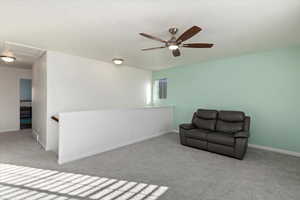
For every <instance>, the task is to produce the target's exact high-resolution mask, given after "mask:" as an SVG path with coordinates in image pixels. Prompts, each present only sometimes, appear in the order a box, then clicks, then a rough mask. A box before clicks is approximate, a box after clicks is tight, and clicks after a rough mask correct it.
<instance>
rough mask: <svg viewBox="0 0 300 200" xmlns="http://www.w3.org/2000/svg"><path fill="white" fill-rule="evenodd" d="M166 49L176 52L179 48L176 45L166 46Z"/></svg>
mask: <svg viewBox="0 0 300 200" xmlns="http://www.w3.org/2000/svg"><path fill="white" fill-rule="evenodd" d="M168 48H169V49H170V50H176V49H178V48H179V46H178V45H176V44H171V45H170V46H168Z"/></svg>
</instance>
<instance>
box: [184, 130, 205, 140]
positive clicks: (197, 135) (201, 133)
mask: <svg viewBox="0 0 300 200" xmlns="http://www.w3.org/2000/svg"><path fill="white" fill-rule="evenodd" d="M208 134H209V131H207V130H203V129H193V130H189V131H187V132H186V133H185V136H186V137H187V138H193V139H198V140H204V141H206V138H207V135H208Z"/></svg>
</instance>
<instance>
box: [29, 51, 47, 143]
mask: <svg viewBox="0 0 300 200" xmlns="http://www.w3.org/2000/svg"><path fill="white" fill-rule="evenodd" d="M46 62H47V55H46V54H44V55H43V56H42V57H40V58H39V60H37V61H36V62H35V63H34V65H33V69H32V70H33V77H32V88H33V90H32V129H33V133H34V134H36V135H38V139H39V143H40V144H41V145H42V146H43V147H44V148H46V146H47V145H46V144H47V127H46V119H47V65H46V64H47V63H46ZM46 149H47V148H46Z"/></svg>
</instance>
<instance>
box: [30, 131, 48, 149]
mask: <svg viewBox="0 0 300 200" xmlns="http://www.w3.org/2000/svg"><path fill="white" fill-rule="evenodd" d="M32 136H33V137H34V139H36V142H37V143H38V144H39V145H41V147H42V148H43V149H44V150H46V146H45V145H44V144H43V143H42V142H41V141H40V139H39V134H38V133H37V131H36V130H34V129H32Z"/></svg>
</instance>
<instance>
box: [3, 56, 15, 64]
mask: <svg viewBox="0 0 300 200" xmlns="http://www.w3.org/2000/svg"><path fill="white" fill-rule="evenodd" d="M0 58H1V60H2V61H4V62H6V63H12V62H15V61H16V57H12V56H0Z"/></svg>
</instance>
